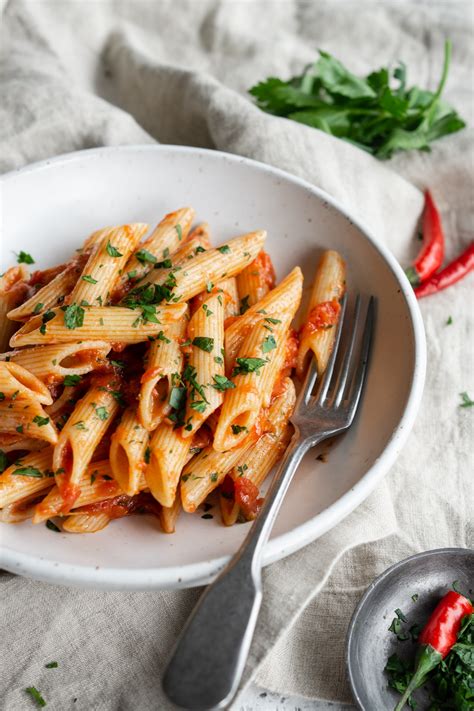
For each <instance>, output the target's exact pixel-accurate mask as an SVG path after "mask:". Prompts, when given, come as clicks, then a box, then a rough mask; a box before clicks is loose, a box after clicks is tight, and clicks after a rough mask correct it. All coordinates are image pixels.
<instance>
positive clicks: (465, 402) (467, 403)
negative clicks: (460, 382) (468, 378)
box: [459, 392, 474, 407]
mask: <svg viewBox="0 0 474 711" xmlns="http://www.w3.org/2000/svg"><path fill="white" fill-rule="evenodd" d="M459 395H460V397H461V400H462V402H461V403H460V404H459V407H472V406H473V405H474V400H471V398H470V397H469V395H468V394H467V393H466V392H464V393H459Z"/></svg>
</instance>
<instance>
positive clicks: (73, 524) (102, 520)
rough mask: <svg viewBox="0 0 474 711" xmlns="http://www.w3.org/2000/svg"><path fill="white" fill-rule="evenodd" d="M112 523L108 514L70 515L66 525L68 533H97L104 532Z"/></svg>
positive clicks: (64, 526)
mask: <svg viewBox="0 0 474 711" xmlns="http://www.w3.org/2000/svg"><path fill="white" fill-rule="evenodd" d="M110 521H111V518H110V516H108V515H107V514H106V513H89V514H87V513H86V514H79V513H78V514H70V515H69V516H68V517H67V518H66V520H65V521H64V523H63V524H62V526H63V531H66V533H97V531H102V529H104V528H105V527H106V526H108V525H109V523H110Z"/></svg>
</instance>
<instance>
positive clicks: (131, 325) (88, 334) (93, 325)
mask: <svg viewBox="0 0 474 711" xmlns="http://www.w3.org/2000/svg"><path fill="white" fill-rule="evenodd" d="M150 308H151V309H152V311H149V310H148V311H143V310H138V309H128V308H121V307H117V306H105V307H104V308H100V307H98V306H85V307H81V306H77V304H71V305H70V306H67V307H62V308H59V309H58V308H56V309H52V310H51V311H48V312H46V314H49V315H50V316H49V319H48V320H46V321H45V320H44V317H45V316H46V314H44V315H43V317H41V316H34V317H33V318H32V319H30V321H28V322H27V323H25V324H24V325H23V326H22V327H21V328H20V329H19V330H18V331H17V332H16V333H15V334H14V335H13V337H12V338H11V339H10V345H11V346H12V347H15V346H29V345H34V344H38V345H40V344H50V343H70V342H75V341H78V340H86V339H87V340H98V341H99V340H101V339H103V337H104V335H105V334H108V335H109V337H110V339H111V340H112V339H113V342H116V343H140V342H141V341H146V340H147V339H148V338H149V337H150V336H156V335H157V334H158V333H159V332H160V331H162V330H163V329H164V328H166V326H168V325H169V324H170V323H172V322H173V321H175V320H176V319H179V318H181V317H182V316H183V314H184V312H185V310H186V304H169V305H166V306H159V307H156V308H155V307H154V306H151V307H150ZM152 319H153V320H152Z"/></svg>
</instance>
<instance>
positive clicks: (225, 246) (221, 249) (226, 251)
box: [217, 244, 231, 254]
mask: <svg viewBox="0 0 474 711" xmlns="http://www.w3.org/2000/svg"><path fill="white" fill-rule="evenodd" d="M217 251H218V252H220V253H221V254H229V253H230V252H231V249H230V247H229V245H228V244H223V245H222V247H218V248H217Z"/></svg>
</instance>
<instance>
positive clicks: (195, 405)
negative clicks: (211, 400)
mask: <svg viewBox="0 0 474 711" xmlns="http://www.w3.org/2000/svg"><path fill="white" fill-rule="evenodd" d="M190 407H191V408H192V409H193V410H196V412H201V413H202V412H204V411H205V409H206V403H205V402H204V400H194V402H192V403H190Z"/></svg>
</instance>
